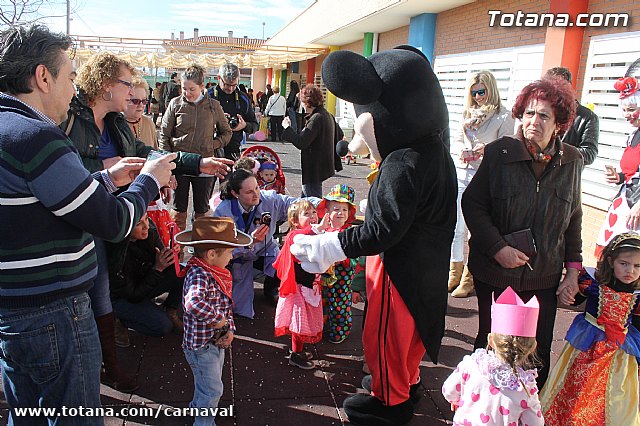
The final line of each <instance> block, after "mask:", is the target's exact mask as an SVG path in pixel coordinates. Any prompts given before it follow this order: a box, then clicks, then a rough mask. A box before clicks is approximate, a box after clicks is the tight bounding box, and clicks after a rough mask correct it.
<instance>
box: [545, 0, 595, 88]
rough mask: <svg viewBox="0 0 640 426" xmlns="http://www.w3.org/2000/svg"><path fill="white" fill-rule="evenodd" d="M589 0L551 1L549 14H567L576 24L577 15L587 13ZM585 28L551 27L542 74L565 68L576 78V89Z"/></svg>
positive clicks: (574, 80)
mask: <svg viewBox="0 0 640 426" xmlns="http://www.w3.org/2000/svg"><path fill="white" fill-rule="evenodd" d="M588 9H589V0H551V5H550V7H549V12H550V13H553V14H558V13H567V14H569V16H571V22H574V23H575V22H576V15H578V14H579V13H587V12H588ZM583 38H584V27H576V26H572V27H549V28H547V34H546V37H545V41H544V59H543V61H542V74H543V75H544V73H545V72H547V70H548V69H549V68H553V67H565V68H568V69H569V71H571V74H572V75H573V76H574V78H573V79H572V80H573V81H572V84H573V88H574V89H575V88H576V80H577V76H578V69H579V68H580V53H581V51H582V40H583Z"/></svg>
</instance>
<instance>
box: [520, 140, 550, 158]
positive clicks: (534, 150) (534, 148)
mask: <svg viewBox="0 0 640 426" xmlns="http://www.w3.org/2000/svg"><path fill="white" fill-rule="evenodd" d="M524 144H525V146H526V147H527V151H529V154H530V155H531V158H533V161H535V162H537V163H544V164H546V163H548V162H549V161H551V159H552V158H553V155H554V154H555V153H556V144H555V139H552V140H551V141H549V144H548V145H547V147H546V148H545V149H544V150H542V149H540V146H538V144H537V143H535V142H531V141H529V140H528V139H527V138H524Z"/></svg>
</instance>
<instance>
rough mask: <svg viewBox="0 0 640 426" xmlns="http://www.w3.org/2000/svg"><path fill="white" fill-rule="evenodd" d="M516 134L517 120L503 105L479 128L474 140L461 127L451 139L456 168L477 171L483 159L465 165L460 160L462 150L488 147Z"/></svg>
mask: <svg viewBox="0 0 640 426" xmlns="http://www.w3.org/2000/svg"><path fill="white" fill-rule="evenodd" d="M514 133H515V120H514V119H513V117H512V116H511V111H509V110H508V109H507V108H505V107H504V105H502V106H500V109H499V110H498V111H496V113H495V114H494V115H493V116H492V117H491V118H489V119H488V120H487V121H485V122H484V123H482V125H481V126H480V128H478V131H477V133H476V134H475V136H474V137H473V140H470V139H469V137H468V135H467V134H466V133H465V131H464V128H463V126H462V125H460V129H458V131H457V132H456V133H455V134H454V135H453V137H452V138H451V149H450V152H451V157H452V158H453V162H454V164H455V165H456V167H457V168H460V169H464V168H467V167H470V168H473V169H477V168H478V167H479V166H480V162H481V161H482V158H480V159H479V160H476V161H471V162H469V163H465V162H463V161H461V160H460V154H461V153H462V150H464V149H472V148H473V147H475V146H476V145H478V144H480V143H483V144H485V145H486V144H488V143H490V142H493V141H495V140H497V139H499V138H501V137H503V136H510V135H513V134H514Z"/></svg>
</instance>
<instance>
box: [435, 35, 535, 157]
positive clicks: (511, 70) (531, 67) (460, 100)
mask: <svg viewBox="0 0 640 426" xmlns="http://www.w3.org/2000/svg"><path fill="white" fill-rule="evenodd" d="M543 55H544V46H543V45H541V44H540V45H533V46H523V47H514V48H512V49H498V50H485V51H481V52H469V53H464V54H456V55H444V56H437V57H436V58H435V61H434V71H435V73H436V76H437V77H438V80H440V86H442V92H443V93H444V98H445V101H446V102H447V107H448V108H449V128H450V129H451V134H452V135H453V134H454V132H457V131H459V129H460V121H461V118H462V112H463V111H464V106H465V99H466V93H465V90H466V87H467V81H468V79H469V78H470V77H471V75H472V74H473V73H476V72H478V71H483V70H486V71H490V72H491V73H492V74H493V75H494V77H495V78H496V82H497V83H498V90H499V91H500V99H501V100H502V103H503V104H504V105H505V106H506V107H507V108H508V109H510V108H511V106H512V105H513V102H514V101H515V99H516V97H517V96H518V93H520V91H521V90H522V88H523V87H524V86H526V85H527V84H528V83H530V82H531V81H533V80H536V79H539V78H540V75H541V73H542V58H543ZM457 154H458V153H456V155H457Z"/></svg>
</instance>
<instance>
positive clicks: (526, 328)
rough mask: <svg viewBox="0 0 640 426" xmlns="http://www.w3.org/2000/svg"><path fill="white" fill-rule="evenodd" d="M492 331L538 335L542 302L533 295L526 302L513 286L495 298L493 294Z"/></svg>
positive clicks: (511, 334) (529, 335)
mask: <svg viewBox="0 0 640 426" xmlns="http://www.w3.org/2000/svg"><path fill="white" fill-rule="evenodd" d="M491 298H492V299H493V304H492V305H491V332H492V333H497V334H505V335H508V336H522V337H536V329H537V327H538V313H539V312H540V304H539V303H538V299H537V298H536V297H535V296H533V297H532V298H531V300H529V301H528V302H527V303H524V302H523V301H522V299H520V296H518V295H517V294H516V292H515V291H513V289H512V288H511V287H507V289H506V290H505V291H503V292H502V294H501V295H500V296H499V297H498V300H496V299H495V297H494V295H492V296H491Z"/></svg>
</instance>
